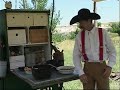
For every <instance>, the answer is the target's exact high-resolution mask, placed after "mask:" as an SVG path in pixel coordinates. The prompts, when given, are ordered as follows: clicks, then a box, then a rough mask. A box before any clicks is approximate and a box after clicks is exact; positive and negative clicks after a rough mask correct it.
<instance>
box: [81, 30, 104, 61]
mask: <svg viewBox="0 0 120 90" xmlns="http://www.w3.org/2000/svg"><path fill="white" fill-rule="evenodd" d="M98 35H99V60H100V61H102V60H103V32H102V28H98ZM81 44H82V55H83V58H84V60H85V61H86V60H87V61H88V60H89V59H88V57H87V55H86V52H85V31H82V32H81Z"/></svg>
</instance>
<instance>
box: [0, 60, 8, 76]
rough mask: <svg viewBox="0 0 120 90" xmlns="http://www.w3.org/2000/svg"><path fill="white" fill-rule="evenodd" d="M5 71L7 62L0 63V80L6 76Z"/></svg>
mask: <svg viewBox="0 0 120 90" xmlns="http://www.w3.org/2000/svg"><path fill="white" fill-rule="evenodd" d="M6 71H7V61H0V78H3V77H5V76H6Z"/></svg>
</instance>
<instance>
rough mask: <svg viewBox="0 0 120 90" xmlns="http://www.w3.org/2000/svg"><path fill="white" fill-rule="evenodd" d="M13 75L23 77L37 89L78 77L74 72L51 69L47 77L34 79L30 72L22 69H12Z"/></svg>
mask: <svg viewBox="0 0 120 90" xmlns="http://www.w3.org/2000/svg"><path fill="white" fill-rule="evenodd" d="M12 73H13V74H14V75H16V76H17V77H19V78H21V79H23V80H24V81H25V82H27V83H28V84H29V85H30V86H31V87H32V88H33V89H38V88H42V87H49V86H52V85H55V84H60V83H63V82H67V81H72V80H76V79H79V77H78V75H75V74H67V75H64V74H60V73H59V72H58V71H56V70H53V72H52V75H51V77H50V78H49V79H44V80H35V79H34V77H33V76H32V74H26V73H25V72H24V71H20V70H18V69H15V70H13V71H12Z"/></svg>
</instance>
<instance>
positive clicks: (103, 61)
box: [84, 60, 106, 63]
mask: <svg viewBox="0 0 120 90" xmlns="http://www.w3.org/2000/svg"><path fill="white" fill-rule="evenodd" d="M84 63H106V61H105V60H102V61H100V62H95V61H94V60H92V61H87V60H86V61H84Z"/></svg>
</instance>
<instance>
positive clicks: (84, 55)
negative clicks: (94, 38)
mask: <svg viewBox="0 0 120 90" xmlns="http://www.w3.org/2000/svg"><path fill="white" fill-rule="evenodd" d="M81 44H82V55H83V58H84V60H88V57H87V55H86V53H85V31H82V32H81Z"/></svg>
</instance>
